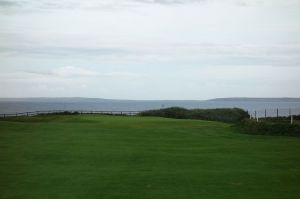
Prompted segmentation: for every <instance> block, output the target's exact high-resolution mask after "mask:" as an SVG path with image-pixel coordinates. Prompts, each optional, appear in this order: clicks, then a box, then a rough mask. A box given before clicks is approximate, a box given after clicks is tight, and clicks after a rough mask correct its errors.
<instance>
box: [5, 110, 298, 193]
mask: <svg viewBox="0 0 300 199" xmlns="http://www.w3.org/2000/svg"><path fill="white" fill-rule="evenodd" d="M0 198H1V199H2V198H3V199H4V198H7V199H8V198H20V199H47V198H49V199H57V198H61V199H77V198H78V199H85V198H86V199H89V198H95V199H96V198H97V199H110V198H122V199H123V198H126V199H144V198H146V199H147V198H149V199H168V198H172V199H176V198H178V199H202V198H203V199H212V198H214V199H215V198H222V199H223V198H228V199H235V198H236V199H247V198H249V199H254V198H255V199H262V198H263V199H267V198H268V199H269V198H270V199H271V198H272V199H274V198H278V199H290V198H294V199H298V198H300V138H297V137H280V136H259V135H247V134H241V133H239V132H237V130H236V129H235V128H234V127H232V126H231V125H230V124H226V123H221V122H210V121H200V120H176V119H166V118H151V117H150V118H149V117H124V116H97V115H73V116H55V115H52V116H36V117H28V118H26V117H24V118H8V119H2V120H1V121H0Z"/></svg>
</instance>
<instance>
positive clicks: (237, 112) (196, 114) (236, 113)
mask: <svg viewBox="0 0 300 199" xmlns="http://www.w3.org/2000/svg"><path fill="white" fill-rule="evenodd" d="M140 115H141V116H157V117H167V118H176V119H200V120H212V121H222V122H239V121H241V120H243V119H245V118H249V114H248V113H247V112H246V111H244V110H242V109H239V108H218V109H185V108H180V107H171V108H165V109H159V110H148V111H144V112H141V113H140Z"/></svg>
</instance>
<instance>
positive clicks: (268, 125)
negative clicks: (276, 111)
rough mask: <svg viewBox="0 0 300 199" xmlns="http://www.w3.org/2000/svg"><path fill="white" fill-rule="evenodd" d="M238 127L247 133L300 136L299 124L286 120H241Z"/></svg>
mask: <svg viewBox="0 0 300 199" xmlns="http://www.w3.org/2000/svg"><path fill="white" fill-rule="evenodd" d="M238 127H239V128H240V129H241V130H242V132H244V133H247V134H260V135H289V136H300V125H299V124H290V123H289V122H288V121H286V120H272V119H270V120H262V121H259V122H256V121H255V120H250V119H246V120H243V121H242V122H241V123H240V124H238Z"/></svg>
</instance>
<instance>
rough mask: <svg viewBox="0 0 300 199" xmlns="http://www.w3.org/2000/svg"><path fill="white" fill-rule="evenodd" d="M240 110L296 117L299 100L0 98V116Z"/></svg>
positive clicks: (298, 110) (262, 114) (266, 114)
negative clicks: (172, 110) (170, 108)
mask: <svg viewBox="0 0 300 199" xmlns="http://www.w3.org/2000/svg"><path fill="white" fill-rule="evenodd" d="M175 106H176V107H184V108H188V109H194V108H199V109H204V108H205V109H206V108H210V109H211V108H241V109H244V110H246V111H248V112H249V114H250V115H252V116H255V114H256V116H257V117H264V116H267V117H275V116H277V113H278V116H289V115H291V114H293V115H300V98H218V99H212V100H114V99H100V98H0V114H15V113H21V112H31V111H53V110H66V111H144V110H150V109H161V108H167V107H175Z"/></svg>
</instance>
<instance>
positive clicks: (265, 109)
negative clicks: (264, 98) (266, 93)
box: [265, 109, 267, 119]
mask: <svg viewBox="0 0 300 199" xmlns="http://www.w3.org/2000/svg"><path fill="white" fill-rule="evenodd" d="M266 118H267V109H265V119H266Z"/></svg>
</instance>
